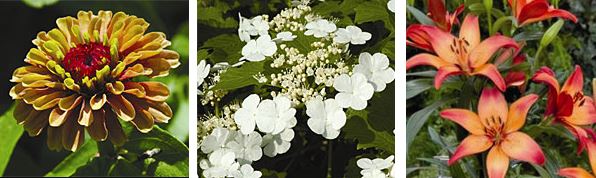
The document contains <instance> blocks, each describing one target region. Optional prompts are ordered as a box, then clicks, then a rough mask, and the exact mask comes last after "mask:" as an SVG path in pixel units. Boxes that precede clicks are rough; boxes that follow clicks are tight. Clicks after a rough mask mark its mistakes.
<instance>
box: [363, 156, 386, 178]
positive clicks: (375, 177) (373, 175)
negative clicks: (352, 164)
mask: <svg viewBox="0 0 596 178" xmlns="http://www.w3.org/2000/svg"><path fill="white" fill-rule="evenodd" d="M393 158H394V157H393V156H389V157H387V158H386V159H381V158H376V159H373V160H371V159H368V158H361V159H359V160H358V161H356V165H358V167H360V168H361V169H362V171H360V174H362V178H388V177H393V176H392V175H389V174H387V173H386V172H385V171H383V170H387V172H389V173H391V172H392V171H393V170H395V169H393V168H392V167H393Z"/></svg>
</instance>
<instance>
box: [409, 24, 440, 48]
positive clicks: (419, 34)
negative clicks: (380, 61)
mask: <svg viewBox="0 0 596 178" xmlns="http://www.w3.org/2000/svg"><path fill="white" fill-rule="evenodd" d="M424 26H425V25H420V24H414V25H410V26H408V29H406V37H408V38H409V40H406V45H409V46H412V47H415V48H419V49H422V50H425V51H428V52H434V50H433V46H432V44H431V43H430V36H429V35H428V34H427V33H426V31H424V30H423V27H424ZM410 40H411V41H410Z"/></svg>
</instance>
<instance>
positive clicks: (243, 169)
mask: <svg viewBox="0 0 596 178" xmlns="http://www.w3.org/2000/svg"><path fill="white" fill-rule="evenodd" d="M232 176H233V177H234V178H259V177H261V176H263V174H262V173H261V171H255V170H254V169H253V168H252V166H251V165H250V164H245V165H242V166H240V170H237V171H234V172H233V173H232Z"/></svg>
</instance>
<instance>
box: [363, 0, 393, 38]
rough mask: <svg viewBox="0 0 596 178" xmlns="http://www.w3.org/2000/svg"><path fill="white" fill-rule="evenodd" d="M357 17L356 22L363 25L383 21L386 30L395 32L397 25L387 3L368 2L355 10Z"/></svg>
mask: <svg viewBox="0 0 596 178" xmlns="http://www.w3.org/2000/svg"><path fill="white" fill-rule="evenodd" d="M354 11H355V12H356V17H355V19H354V22H355V23H356V24H362V23H366V22H374V21H383V23H384V24H385V28H386V29H387V30H389V31H391V32H393V31H394V26H395V25H394V24H393V23H395V22H394V21H393V20H392V19H393V18H390V17H393V16H389V12H388V11H389V10H388V9H387V4H386V2H385V1H383V2H381V1H366V2H363V3H361V4H360V5H359V6H358V7H356V8H355V9H354Z"/></svg>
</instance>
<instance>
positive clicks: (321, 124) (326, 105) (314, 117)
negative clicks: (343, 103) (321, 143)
mask: <svg viewBox="0 0 596 178" xmlns="http://www.w3.org/2000/svg"><path fill="white" fill-rule="evenodd" d="M306 114H307V115H308V116H309V117H310V119H308V121H307V124H308V127H310V130H312V131H313V132H315V133H317V134H321V135H323V137H325V138H327V139H335V138H337V136H338V135H339V132H340V129H341V128H342V127H343V126H344V125H345V124H346V113H344V110H343V109H342V108H341V107H339V105H338V104H337V102H336V101H335V99H327V100H325V101H324V102H323V100H322V99H321V98H314V99H311V100H309V101H308V102H306Z"/></svg>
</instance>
